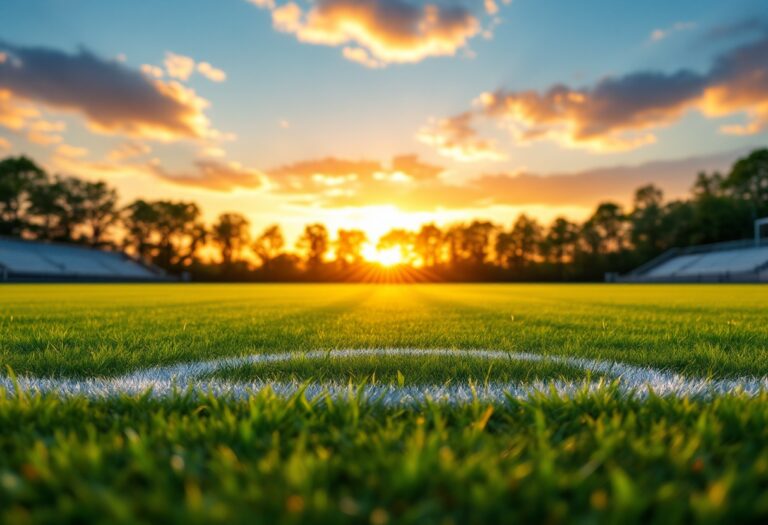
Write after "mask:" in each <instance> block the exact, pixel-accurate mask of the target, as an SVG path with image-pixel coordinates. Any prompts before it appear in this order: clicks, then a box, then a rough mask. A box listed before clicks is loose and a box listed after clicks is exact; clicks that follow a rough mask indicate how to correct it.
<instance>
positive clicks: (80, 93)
mask: <svg viewBox="0 0 768 525" xmlns="http://www.w3.org/2000/svg"><path fill="white" fill-rule="evenodd" d="M0 51H2V52H3V53H5V54H6V55H7V56H8V57H10V58H9V59H8V60H6V61H5V62H3V63H2V64H0V92H2V93H5V94H6V95H4V96H5V97H6V98H5V102H3V100H4V99H3V98H2V97H0V104H3V103H5V105H7V104H8V100H7V93H10V94H11V95H10V96H11V98H12V99H13V102H12V104H17V105H18V104H19V103H20V102H21V101H26V102H34V103H37V104H40V105H42V106H45V107H46V108H48V109H50V110H58V111H64V112H71V113H76V114H79V115H81V116H83V117H84V118H85V119H86V121H87V123H88V125H89V127H90V128H91V129H92V130H94V131H97V132H101V133H108V134H124V135H130V136H133V137H139V138H148V139H157V140H178V139H199V138H207V137H210V136H211V135H212V134H214V130H212V129H211V127H210V123H209V121H208V118H207V117H206V116H205V114H204V110H205V109H206V108H207V106H208V102H207V101H206V100H204V99H202V98H200V97H199V96H197V94H196V93H195V92H194V91H193V90H191V89H189V88H187V87H185V86H182V85H181V84H179V83H178V82H175V81H169V82H163V81H161V80H158V79H153V78H149V77H148V76H147V75H146V74H143V73H142V72H141V71H137V70H134V69H130V68H129V67H127V66H126V65H124V64H122V63H120V62H117V61H115V60H105V59H102V58H100V57H98V56H96V55H94V54H93V53H91V52H90V51H87V50H85V49H80V50H79V51H78V52H77V53H74V54H69V53H66V52H62V51H58V50H55V49H51V48H45V47H21V46H15V45H11V44H8V43H3V42H0ZM11 117H12V115H11ZM11 117H8V115H7V114H6V113H3V110H2V109H0V122H7V121H9V120H10V121H11V122H12V123H13V118H11Z"/></svg>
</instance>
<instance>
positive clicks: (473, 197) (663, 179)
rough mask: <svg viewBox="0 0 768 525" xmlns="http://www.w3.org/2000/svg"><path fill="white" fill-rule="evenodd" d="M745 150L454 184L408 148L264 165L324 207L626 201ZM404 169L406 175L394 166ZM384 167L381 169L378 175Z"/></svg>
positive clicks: (683, 182) (305, 199)
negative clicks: (387, 155)
mask: <svg viewBox="0 0 768 525" xmlns="http://www.w3.org/2000/svg"><path fill="white" fill-rule="evenodd" d="M743 153H744V152H743V151H734V152H729V153H726V154H719V155H712V156H705V157H695V158H690V159H681V160H673V161H661V162H651V163H647V164H641V165H638V166H629V167H628V166H616V167H611V168H598V169H592V170H586V171H581V172H575V173H552V174H537V173H526V172H520V173H498V174H486V175H481V176H478V177H475V178H472V179H469V180H467V181H465V182H463V183H461V184H452V183H449V182H447V181H445V180H443V179H442V178H440V177H439V175H440V173H441V172H442V168H440V167H439V166H430V165H429V164H424V163H422V162H421V161H420V160H419V159H418V158H417V157H415V156H413V155H407V156H401V157H396V158H395V159H393V160H392V162H391V163H390V165H389V166H386V165H384V164H383V163H380V162H375V161H354V160H345V159H337V158H325V159H318V160H314V161H305V162H300V163H297V164H293V165H290V166H285V167H283V168H279V169H277V170H273V171H271V172H269V173H268V176H269V177H270V180H271V182H272V183H273V184H274V185H275V186H276V190H277V191H278V192H282V193H286V192H287V193H291V194H294V195H296V198H295V199H294V202H296V203H299V204H305V205H312V206H318V205H319V206H323V207H327V208H338V207H365V206H380V205H392V206H397V207H398V208H400V209H401V210H409V211H429V210H436V209H446V210H448V209H470V208H471V209H479V208H486V207H492V206H528V207H530V206H560V207H562V206H576V207H583V208H585V209H587V208H589V207H592V206H594V205H595V204H597V202H598V201H603V200H614V201H617V202H628V201H629V200H630V199H631V197H632V195H633V193H634V191H635V189H636V188H637V187H639V186H642V185H644V184H648V183H655V184H657V185H659V187H661V188H662V189H663V190H664V191H665V193H666V194H667V195H668V196H670V197H673V198H674V197H677V196H681V195H684V194H686V193H687V192H688V191H689V188H690V184H691V177H692V174H695V173H697V172H699V171H714V170H722V169H725V168H727V167H728V166H729V165H730V164H732V162H733V161H734V160H735V159H736V158H738V157H739V156H740V155H742V154H743ZM400 173H401V174H405V175H407V176H406V178H405V179H402V178H400V177H399V176H397V174H400ZM382 175H383V176H382Z"/></svg>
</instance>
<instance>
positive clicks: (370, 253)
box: [363, 244, 405, 267]
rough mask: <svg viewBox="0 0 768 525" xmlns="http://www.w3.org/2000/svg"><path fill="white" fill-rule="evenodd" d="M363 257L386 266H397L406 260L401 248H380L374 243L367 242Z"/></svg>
mask: <svg viewBox="0 0 768 525" xmlns="http://www.w3.org/2000/svg"><path fill="white" fill-rule="evenodd" d="M363 257H365V260H366V261H369V262H372V263H376V264H380V265H381V266H385V267H391V266H396V265H398V264H402V263H404V262H405V261H404V260H403V254H402V250H401V249H400V248H397V247H395V248H387V249H384V250H379V249H377V248H376V246H374V245H373V244H367V245H366V246H365V247H364V248H363Z"/></svg>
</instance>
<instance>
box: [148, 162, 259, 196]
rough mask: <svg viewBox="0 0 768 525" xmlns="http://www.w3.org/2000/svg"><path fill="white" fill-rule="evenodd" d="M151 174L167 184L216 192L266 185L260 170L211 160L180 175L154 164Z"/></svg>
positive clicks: (151, 166)
mask: <svg viewBox="0 0 768 525" xmlns="http://www.w3.org/2000/svg"><path fill="white" fill-rule="evenodd" d="M150 172H151V174H152V175H154V176H155V177H158V178H160V179H162V180H164V181H166V182H171V183H173V184H177V185H181V186H192V187H197V188H203V189H207V190H214V191H224V192H227V191H232V190H235V189H237V188H243V189H256V188H261V187H263V186H264V184H265V177H264V175H263V174H262V173H261V172H260V171H258V170H252V169H248V168H245V167H243V166H241V165H240V164H238V163H235V162H220V161H217V160H210V159H205V160H197V161H195V163H194V165H193V167H192V169H191V170H189V171H186V172H179V173H176V172H171V171H168V170H166V169H165V168H163V167H162V166H161V165H160V164H159V163H152V164H150Z"/></svg>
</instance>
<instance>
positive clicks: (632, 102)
mask: <svg viewBox="0 0 768 525" xmlns="http://www.w3.org/2000/svg"><path fill="white" fill-rule="evenodd" d="M766 101H768V35H764V36H762V37H761V38H759V39H758V40H756V41H754V42H751V43H748V44H744V45H742V46H740V47H737V48H736V49H734V50H732V51H730V52H728V53H725V54H723V55H721V56H720V57H719V58H718V59H717V60H716V61H715V63H714V65H713V66H712V68H711V69H710V71H709V72H708V73H705V74H700V73H696V72H692V71H685V70H682V71H678V72H675V73H660V72H638V73H630V74H627V75H624V76H620V77H609V78H606V79H603V80H601V81H600V82H598V83H597V84H595V85H594V86H590V87H584V88H573V87H569V86H565V85H555V86H553V87H551V88H549V89H548V90H546V91H543V92H540V91H532V90H530V91H509V90H504V89H500V90H497V91H495V92H487V93H483V94H482V95H480V97H479V98H478V99H477V100H476V101H475V105H476V109H473V110H470V111H467V112H464V113H461V114H459V115H457V116H455V117H450V118H447V119H442V120H439V121H436V122H434V121H433V122H432V123H431V124H430V125H428V126H427V127H425V128H423V129H422V130H421V131H420V132H419V134H418V138H419V139H420V140H421V141H422V142H425V143H427V144H430V145H432V146H434V147H435V148H436V149H437V150H438V151H439V152H440V153H442V154H443V155H447V156H452V157H454V158H458V159H460V160H462V159H463V160H477V159H481V158H483V155H482V153H483V152H484V151H485V150H487V149H488V148H489V146H488V144H487V143H486V142H485V141H484V140H483V139H482V138H481V137H480V135H479V133H478V132H477V129H476V123H477V121H478V120H480V119H490V120H492V121H494V122H496V123H498V124H499V125H500V126H501V127H503V128H505V129H507V130H509V132H510V134H511V136H512V138H513V140H514V142H515V143H516V144H518V145H519V144H527V143H530V142H532V141H537V140H548V141H553V142H555V143H557V144H560V145H561V146H564V147H567V148H580V149H587V150H592V151H596V152H617V151H627V150H632V149H636V148H639V147H641V146H644V145H647V144H652V143H654V142H655V141H656V135H655V131H656V130H657V129H659V128H662V127H664V126H668V125H671V124H674V123H676V122H678V121H679V120H680V119H681V118H682V117H683V115H685V114H686V113H688V112H690V111H699V112H701V113H702V114H704V115H705V116H708V117H715V118H717V117H725V116H731V115H735V114H743V115H745V116H746V118H747V121H746V123H744V124H738V125H728V126H723V127H722V128H721V130H722V131H723V132H725V133H733V134H754V133H759V132H761V131H763V130H765V129H766V128H768V102H766ZM476 150H479V151H480V153H481V154H480V155H474V154H473V152H476Z"/></svg>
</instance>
